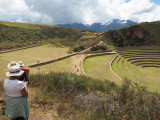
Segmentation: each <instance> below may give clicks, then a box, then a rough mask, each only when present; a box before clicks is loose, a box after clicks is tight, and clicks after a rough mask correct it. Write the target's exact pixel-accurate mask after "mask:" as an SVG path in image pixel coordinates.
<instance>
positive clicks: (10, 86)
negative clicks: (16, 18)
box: [4, 63, 29, 120]
mask: <svg viewBox="0 0 160 120" xmlns="http://www.w3.org/2000/svg"><path fill="white" fill-rule="evenodd" d="M23 73H24V71H23V70H21V68H20V65H19V64H18V63H16V64H15V65H13V66H10V67H9V72H6V76H8V78H7V79H6V80H5V81H4V89H5V94H6V111H5V114H6V115H7V116H8V118H9V119H10V120H28V118H29V106H28V90H27V85H28V82H27V81H19V80H18V76H20V75H22V74H23Z"/></svg>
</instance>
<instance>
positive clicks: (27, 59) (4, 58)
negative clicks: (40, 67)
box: [0, 44, 69, 77]
mask: <svg viewBox="0 0 160 120" xmlns="http://www.w3.org/2000/svg"><path fill="white" fill-rule="evenodd" d="M68 49H69V48H67V47H65V48H58V47H54V46H52V45H50V44H47V45H43V46H38V47H33V48H28V49H24V50H18V51H13V52H9V53H3V54H0V69H1V72H0V75H1V76H3V77H4V76H5V72H6V71H7V64H8V63H9V62H10V61H17V62H18V61H23V62H24V64H25V66H27V65H30V64H33V63H37V61H39V62H43V61H47V60H50V59H54V58H57V57H61V56H64V55H68V53H67V51H68Z"/></svg>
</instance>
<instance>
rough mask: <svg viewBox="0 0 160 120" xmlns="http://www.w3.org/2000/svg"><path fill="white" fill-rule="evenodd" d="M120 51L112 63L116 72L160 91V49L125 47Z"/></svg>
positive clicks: (149, 88)
mask: <svg viewBox="0 0 160 120" xmlns="http://www.w3.org/2000/svg"><path fill="white" fill-rule="evenodd" d="M118 53H119V56H118V57H117V58H116V60H115V61H114V62H113V65H112V68H113V71H114V72H115V73H117V74H118V75H119V76H120V77H121V78H124V77H127V78H128V79H130V80H132V81H134V82H138V83H141V84H142V85H145V86H147V88H148V90H151V91H158V92H160V90H159V85H160V74H159V73H160V49H154V48H153V49H151V48H150V49H140V48H139V49H124V50H118Z"/></svg>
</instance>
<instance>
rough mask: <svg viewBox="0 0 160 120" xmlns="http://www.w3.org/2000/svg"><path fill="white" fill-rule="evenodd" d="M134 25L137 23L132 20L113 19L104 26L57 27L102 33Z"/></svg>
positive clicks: (77, 24) (78, 24)
mask: <svg viewBox="0 0 160 120" xmlns="http://www.w3.org/2000/svg"><path fill="white" fill-rule="evenodd" d="M134 24H136V22H133V21H131V20H119V19H113V20H111V21H108V22H107V23H106V24H104V25H103V24H101V23H94V24H92V25H84V24H81V23H74V24H58V25H57V26H61V27H72V28H77V29H81V30H89V31H95V32H102V31H107V30H113V29H119V28H123V27H126V26H130V25H134Z"/></svg>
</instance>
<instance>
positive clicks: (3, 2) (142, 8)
mask: <svg viewBox="0 0 160 120" xmlns="http://www.w3.org/2000/svg"><path fill="white" fill-rule="evenodd" d="M111 19H122V20H133V21H136V22H150V21H157V20H160V0H0V21H10V22H23V23H37V24H53V25H55V24H65V23H84V24H92V23H95V22H99V23H106V22H107V21H108V20H111Z"/></svg>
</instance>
